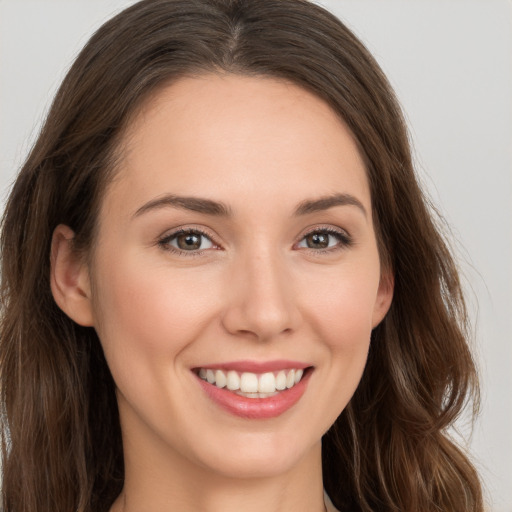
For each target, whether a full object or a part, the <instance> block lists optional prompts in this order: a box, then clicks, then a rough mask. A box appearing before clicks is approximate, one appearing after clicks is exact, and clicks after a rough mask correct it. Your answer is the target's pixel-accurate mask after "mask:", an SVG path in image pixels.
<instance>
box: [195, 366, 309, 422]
mask: <svg viewBox="0 0 512 512" xmlns="http://www.w3.org/2000/svg"><path fill="white" fill-rule="evenodd" d="M289 363H290V362H284V361H281V362H278V361H275V362H273V363H263V364H260V363H248V362H244V363H234V364H225V365H215V366H214V367H208V366H204V367H197V368H195V369H194V370H193V373H194V374H195V375H196V379H197V382H198V383H199V385H200V387H201V388H202V390H203V391H204V393H205V394H206V397H207V398H208V399H209V401H211V402H212V403H213V404H216V406H220V407H221V408H222V409H224V410H225V411H227V412H229V413H231V414H233V415H235V416H238V417H241V418H245V419H253V420H255V419H270V418H275V417H278V416H280V415H281V414H283V413H284V412H286V411H287V410H288V409H290V408H292V407H293V406H294V405H295V404H296V403H297V402H299V400H300V399H301V397H302V396H303V395H304V393H305V391H306V388H307V385H308V382H309V380H310V378H311V375H312V374H313V371H314V367H312V366H307V365H304V364H300V363H297V364H289Z"/></svg>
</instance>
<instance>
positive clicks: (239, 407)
mask: <svg viewBox="0 0 512 512" xmlns="http://www.w3.org/2000/svg"><path fill="white" fill-rule="evenodd" d="M311 370H312V369H309V370H308V371H307V372H306V374H305V375H304V376H303V378H302V379H301V380H300V382H299V383H298V384H295V386H293V387H292V388H290V389H286V390H283V391H280V392H279V393H278V394H277V395H274V396H270V397H268V398H247V397H245V396H240V395H237V394H235V393H233V392H231V391H229V390H227V389H226V388H218V387H217V386H215V384H210V383H209V382H206V381H205V380H203V379H201V378H199V377H197V380H198V381H199V384H200V385H201V386H202V388H203V390H204V391H205V392H206V394H207V395H208V397H209V398H210V399H211V400H212V401H213V402H215V403H216V404H217V405H219V406H220V407H222V408H223V409H224V410H226V411H228V412H230V413H231V414H234V415H235V416H239V417H241V418H247V419H267V418H275V417H277V416H280V415H281V414H283V413H284V412H285V411H287V410H288V409H290V408H291V407H293V406H294V405H295V404H296V403H297V402H298V401H299V400H300V398H301V397H302V395H303V394H304V392H305V391H306V386H307V385H308V381H309V377H310V376H311V373H312V371H311Z"/></svg>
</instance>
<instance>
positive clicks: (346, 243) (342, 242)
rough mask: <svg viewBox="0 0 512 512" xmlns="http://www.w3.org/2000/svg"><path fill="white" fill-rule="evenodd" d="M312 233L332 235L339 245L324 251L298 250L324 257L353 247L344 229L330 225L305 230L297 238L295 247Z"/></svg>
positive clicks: (349, 236) (351, 239) (306, 248)
mask: <svg viewBox="0 0 512 512" xmlns="http://www.w3.org/2000/svg"><path fill="white" fill-rule="evenodd" d="M314 233H327V234H329V235H333V236H335V237H337V238H338V241H339V243H338V244H336V245H335V246H334V247H328V248H325V249H313V248H310V247H304V248H302V247H301V248H299V249H301V250H305V251H308V252H310V253H313V254H317V255H325V254H329V253H332V252H336V251H340V250H343V249H346V248H348V247H350V246H351V245H353V243H354V241H353V238H352V236H351V235H350V233H349V232H348V231H347V230H346V229H342V228H339V227H334V226H332V225H317V226H313V227H311V228H309V229H307V230H306V231H305V232H304V233H303V234H302V235H301V236H300V238H299V240H298V242H296V244H295V246H296V245H297V244H298V243H300V242H302V240H304V239H305V238H306V237H307V236H309V235H312V234H314Z"/></svg>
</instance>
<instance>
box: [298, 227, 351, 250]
mask: <svg viewBox="0 0 512 512" xmlns="http://www.w3.org/2000/svg"><path fill="white" fill-rule="evenodd" d="M351 243H352V240H351V238H350V236H349V235H348V234H347V233H346V232H344V231H337V230H334V229H318V230H317V231H311V233H308V234H307V235H305V236H304V238H303V239H302V240H301V241H300V242H299V244H298V247H301V248H305V249H317V250H319V251H321V250H324V251H325V250H331V249H337V248H339V249H342V248H343V247H347V246H349V245H350V244H351Z"/></svg>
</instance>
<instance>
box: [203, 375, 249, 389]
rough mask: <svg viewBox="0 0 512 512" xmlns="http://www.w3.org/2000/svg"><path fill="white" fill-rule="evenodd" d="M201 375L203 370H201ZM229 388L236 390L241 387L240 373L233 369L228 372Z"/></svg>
mask: <svg viewBox="0 0 512 512" xmlns="http://www.w3.org/2000/svg"><path fill="white" fill-rule="evenodd" d="M199 377H201V372H199ZM227 388H228V389H229V390H230V391H236V390H237V389H240V377H239V376H238V373H236V372H234V371H233V370H231V371H229V372H228V379H227Z"/></svg>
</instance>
